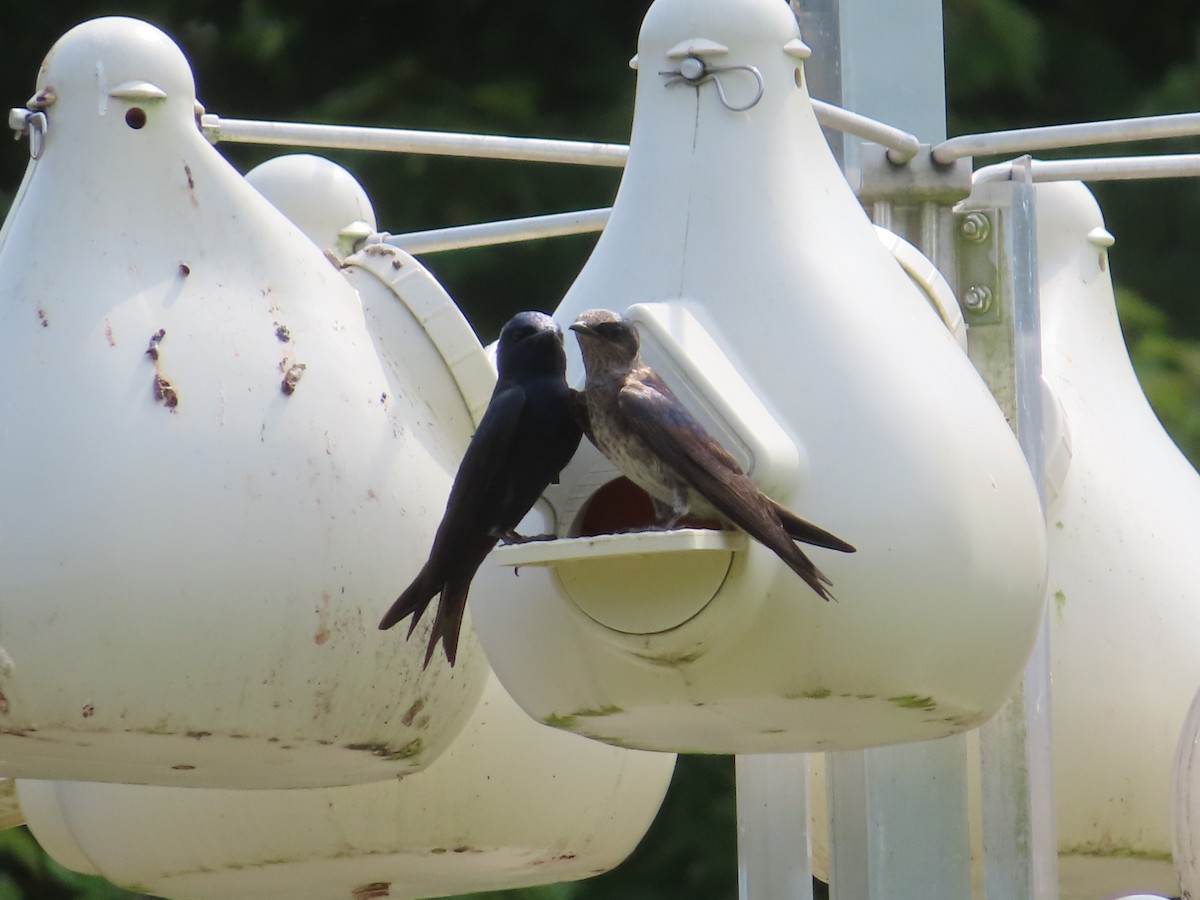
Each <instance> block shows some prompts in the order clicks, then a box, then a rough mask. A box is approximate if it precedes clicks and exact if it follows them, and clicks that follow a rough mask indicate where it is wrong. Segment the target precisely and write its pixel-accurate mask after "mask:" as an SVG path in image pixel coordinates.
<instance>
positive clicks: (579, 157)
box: [200, 115, 629, 168]
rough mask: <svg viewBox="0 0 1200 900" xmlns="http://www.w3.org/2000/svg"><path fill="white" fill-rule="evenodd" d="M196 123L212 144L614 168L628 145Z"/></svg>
mask: <svg viewBox="0 0 1200 900" xmlns="http://www.w3.org/2000/svg"><path fill="white" fill-rule="evenodd" d="M200 127H201V129H202V130H203V131H204V134H205V135H206V136H207V137H208V139H209V140H210V141H213V142H214V143H216V142H217V141H234V142H240V143H247V144H275V145H283V146H289V147H322V148H326V149H336V150H381V151H386V152H390V153H425V154H430V155H434V156H470V157H476V158H482V159H515V160H526V161H530V162H553V163H569V164H573V165H581V166H614V167H617V168H620V167H621V166H624V165H625V159H626V157H627V156H628V155H629V148H628V147H627V146H625V145H624V144H596V143H588V142H585V141H556V140H544V139H541V138H514V137H502V136H500V135H492V134H455V133H452V132H440V131H408V130H403V129H398V128H366V127H358V126H349V125H303V124H298V123H294V122H258V121H252V120H248V119H222V118H220V117H219V116H214V115H204V116H201V118H200Z"/></svg>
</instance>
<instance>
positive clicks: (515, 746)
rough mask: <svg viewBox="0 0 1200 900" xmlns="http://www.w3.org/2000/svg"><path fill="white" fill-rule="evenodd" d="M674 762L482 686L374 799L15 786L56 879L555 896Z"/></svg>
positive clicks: (616, 836)
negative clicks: (470, 707) (459, 725)
mask: <svg viewBox="0 0 1200 900" xmlns="http://www.w3.org/2000/svg"><path fill="white" fill-rule="evenodd" d="M674 759H675V757H674V756H672V755H670V754H664V753H644V752H639V751H633V750H622V749H620V748H616V747H606V746H603V745H601V744H597V743H595V742H593V741H585V740H583V739H581V738H578V737H575V736H574V735H569V734H563V733H561V732H556V731H554V730H553V729H549V728H546V727H544V726H542V725H538V724H537V723H535V722H533V721H531V720H530V719H529V718H528V717H527V716H526V715H525V714H524V713H523V712H522V711H521V710H520V708H519V707H518V706H517V705H516V704H515V703H514V702H513V701H512V699H511V698H510V697H509V696H508V695H507V694H506V693H505V691H504V688H503V687H501V686H500V684H499V682H498V681H496V679H495V678H494V677H490V678H489V680H488V683H487V686H486V687H485V689H484V694H483V700H482V701H481V703H480V704H479V706H478V707H477V708H476V710H475V712H474V713H473V714H472V716H471V718H470V720H469V722H468V724H467V726H466V727H465V728H464V729H463V731H462V733H461V734H460V735H459V738H458V739H457V740H456V741H455V742H454V744H453V745H452V746H451V748H450V749H449V750H447V751H446V752H445V753H444V754H442V756H441V757H440V758H439V759H438V760H437V762H436V763H435V764H434V765H431V766H430V767H428V768H427V769H425V770H424V771H422V772H419V773H416V774H414V775H410V776H406V777H405V778H403V779H400V780H396V779H392V780H390V781H387V782H382V783H379V784H365V785H352V786H350V787H340V788H313V789H309V790H290V791H227V790H204V789H194V788H171V787H140V786H137V787H135V786H127V785H112V784H85V783H71V782H50V781H19V782H18V792H19V795H20V799H21V804H22V808H23V809H24V810H25V814H26V816H27V818H28V820H29V825H30V828H31V830H32V831H33V834H34V835H35V836H36V837H37V839H38V841H39V842H40V843H41V844H42V846H43V847H45V848H46V850H47V851H48V852H49V853H50V854H51V855H52V856H53V857H54V858H55V859H57V860H58V861H59V862H60V863H62V864H63V865H65V866H67V867H69V868H72V869H75V870H77V871H81V872H89V873H92V874H101V875H104V876H105V877H106V878H108V879H109V880H110V881H113V882H115V883H117V884H119V885H122V886H124V887H127V888H130V889H133V890H137V891H141V892H144V893H152V894H154V895H155V896H160V897H170V898H173V900H201V898H220V900H231V898H238V897H254V898H257V900H267V898H280V900H306V898H312V900H327V898H330V897H353V898H356V900H363V898H369V897H390V898H403V897H431V896H439V897H440V896H445V895H448V894H459V893H466V892H468V891H478V890H499V889H503V888H513V887H520V886H524V885H530V884H542V883H549V882H555V881H570V880H574V879H578V878H585V877H587V876H589V875H594V874H597V873H598V872H602V871H605V870H607V869H609V868H612V867H613V866H614V865H616V864H617V863H618V862H620V861H621V860H622V859H624V858H625V856H626V855H628V854H629V852H630V851H632V849H633V848H634V846H635V845H636V844H637V842H638V841H639V840H640V839H641V837H642V835H643V834H644V833H645V831H646V829H647V828H648V827H649V825H650V822H651V821H652V820H653V818H654V815H655V814H656V813H657V811H658V807H659V804H660V803H661V801H662V798H663V795H664V793H665V792H666V789H667V784H668V782H669V781H670V778H671V771H672V769H673V767H674Z"/></svg>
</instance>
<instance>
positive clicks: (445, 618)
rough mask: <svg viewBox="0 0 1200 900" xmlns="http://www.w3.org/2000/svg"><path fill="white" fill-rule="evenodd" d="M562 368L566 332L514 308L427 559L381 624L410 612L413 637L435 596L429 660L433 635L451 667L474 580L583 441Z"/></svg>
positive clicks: (512, 536) (542, 316) (434, 643)
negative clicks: (489, 390)
mask: <svg viewBox="0 0 1200 900" xmlns="http://www.w3.org/2000/svg"><path fill="white" fill-rule="evenodd" d="M566 367H567V362H566V355H565V354H564V352H563V335H562V329H560V328H559V327H558V324H557V323H556V322H555V321H554V320H553V319H552V318H550V317H549V316H547V315H545V314H544V313H540V312H522V313H518V314H517V315H515V316H513V318H512V319H510V320H509V321H508V322H507V323H506V324H505V326H504V328H503V329H501V331H500V342H499V345H498V346H497V349H496V370H497V376H498V380H497V382H496V388H495V391H493V393H492V398H491V400H490V401H489V402H488V408H487V411H486V412H485V413H484V415H483V420H482V421H481V422H480V423H479V428H478V429H477V430H476V432H475V436H474V437H472V438H471V442H470V444H469V445H468V446H467V452H466V454H465V455H464V456H463V460H462V463H461V465H459V468H458V474H457V475H456V476H455V478H454V485H453V487H451V489H450V499H449V500H448V501H447V502H446V512H445V514H444V515H443V516H442V521H441V524H440V525H439V526H438V529H437V533H436V535H435V536H434V538H433V548H432V549H431V550H430V552H429V560H428V562H426V563H425V565H424V567H423V568H422V569H421V571H420V572H419V573H418V574H417V577H416V578H415V579H413V582H412V584H410V585H409V586H408V587H407V588H406V589H405V590H404V593H402V594H401V595H400V596H399V597H398V598H397V599H396V602H395V603H393V604H392V607H391V609H389V610H388V611H387V614H386V615H385V616H384V617H383V620H382V621H381V622H380V623H379V627H380V628H381V629H387V628H391V627H392V626H393V625H395V624H396V623H397V622H399V621H400V620H401V619H403V618H405V617H406V616H410V615H411V616H412V623H411V624H410V625H409V626H408V635H409V636H410V637H411V636H412V633H413V630H414V629H415V628H416V627H417V623H418V622H419V621H420V620H421V616H422V614H424V612H425V609H426V607H428V606H429V604H430V602H432V600H433V598H434V597H435V596H437V595H438V594H441V595H442V597H441V602H440V603H439V604H438V609H437V615H436V616H435V617H434V620H433V629H432V630H431V631H430V634H429V647H428V649H427V650H426V652H425V666H428V665H429V661H430V660H431V659H432V658H433V651H434V648H435V647H436V646H437V642H438V639H439V638H440V639H441V642H442V646H443V647H444V648H445V651H446V658H447V659H448V660H449V661H450V665H452V666H453V665H454V661H455V657H456V655H457V653H458V633H459V630H460V629H461V628H462V618H463V612H464V611H465V609H466V606H467V590H468V588H470V586H471V579H472V578H474V577H475V572H476V571H477V570H478V569H479V567H480V565H482V564H483V560H484V558H485V557H486V556H487V555H488V553H490V552H491V551H492V548H493V547H495V546H496V544H497V542H498V541H500V540H501V539H505V540H512V539H517V538H518V537H519V536H518V535H517V534H516V527H517V524H518V523H519V522H520V521H521V519H522V518H524V517H525V514H526V513H528V512H529V510H530V509H531V508H532V507H533V504H534V503H535V502H537V499H538V497H540V496H541V494H542V492H543V491H544V490H545V489H546V486H547V485H549V484H550V483H551V482H553V481H556V480H557V479H558V476H559V473H560V472H561V471H562V469H563V467H564V466H566V464H567V463H568V462H570V460H571V457H572V456H573V455H574V453H575V449H576V448H577V447H578V446H579V439H580V436H581V434H582V431H581V428H580V424H579V416H578V406H579V405H580V404H579V401H578V399H577V396H576V394H575V392H574V391H572V390H571V389H570V388H569V387H567V382H566Z"/></svg>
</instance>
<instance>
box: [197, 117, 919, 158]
mask: <svg viewBox="0 0 1200 900" xmlns="http://www.w3.org/2000/svg"><path fill="white" fill-rule="evenodd" d="M812 105H813V112H814V113H815V114H816V117H817V121H818V122H820V123H821V124H822V125H824V126H825V127H826V128H835V129H837V130H838V131H844V132H846V133H847V134H853V135H856V136H858V137H861V138H863V139H864V140H868V141H874V142H875V143H876V144H881V145H882V146H884V147H887V148H888V158H889V159H890V160H891V161H892V162H894V163H897V164H903V163H906V162H908V161H909V160H910V159H912V158H913V157H914V156H916V154H917V150H918V149H919V148H920V142H919V141H918V140H917V139H916V137H915V136H913V135H911V134H909V133H908V132H907V131H902V130H901V129H899V128H893V127H892V126H891V125H885V124H884V123H883V122H878V121H876V120H875V119H871V118H868V117H867V116H862V115H859V114H858V113H854V112H850V111H849V110H846V109H842V108H841V107H838V106H834V105H833V104H831V103H824V102H822V101H820V100H813V101H812ZM200 128H201V130H203V132H204V134H205V136H206V137H207V138H208V139H209V140H210V141H212V142H213V143H218V142H220V141H228V142H231V143H243V144H273V145H276V146H285V147H321V148H325V149H333V150H377V151H383V152H387V153H425V154H429V155H433V156H469V157H476V158H480V159H515V160H525V161H528V162H552V163H568V164H573V165H582V166H612V167H616V168H620V167H621V166H624V165H625V160H626V159H627V158H628V156H629V147H628V146H627V145H625V144H600V143H592V142H589V141H559V140H547V139H544V138H516V137H504V136H502V135H494V134H458V133H454V132H443V131H412V130H407V129H401V128H371V127H364V126H354V125H308V124H302V123H298V122H263V121H256V120H252V119H222V118H221V117H220V116H216V115H212V114H205V115H203V116H201V117H200Z"/></svg>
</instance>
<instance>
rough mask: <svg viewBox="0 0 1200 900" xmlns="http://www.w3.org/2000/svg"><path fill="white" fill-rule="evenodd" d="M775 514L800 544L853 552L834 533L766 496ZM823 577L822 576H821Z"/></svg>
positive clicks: (850, 546)
mask: <svg viewBox="0 0 1200 900" xmlns="http://www.w3.org/2000/svg"><path fill="white" fill-rule="evenodd" d="M767 499H768V500H769V501H770V503H771V507H772V508H773V509H774V510H775V515H777V516H778V517H779V521H780V523H781V524H782V525H783V530H784V531H786V532H787V533H788V536H789V537H791V539H792V540H793V541H800V542H801V543H802V544H812V545H813V546H814V547H824V548H825V549H827V550H838V551H840V552H842V553H854V552H855V549H856V548H855V547H854V546H853V545H852V544H848V543H846V542H845V541H843V540H842V539H841V538H840V537H838V536H837V535H835V534H830V533H829V532H828V531H826V530H825V529H824V528H821V527H819V526H817V525H814V524H813V523H812V522H809V521H808V520H807V519H802V518H800V517H799V516H798V515H796V514H795V513H794V512H792V511H791V510H790V509H788V508H787V507H786V506H780V505H779V504H778V503H776V502H775V501H774V500H771V499H770V498H769V497H768V498H767ZM822 578H824V576H822Z"/></svg>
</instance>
